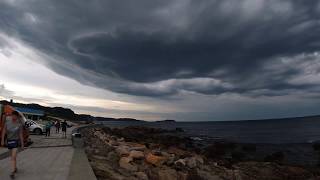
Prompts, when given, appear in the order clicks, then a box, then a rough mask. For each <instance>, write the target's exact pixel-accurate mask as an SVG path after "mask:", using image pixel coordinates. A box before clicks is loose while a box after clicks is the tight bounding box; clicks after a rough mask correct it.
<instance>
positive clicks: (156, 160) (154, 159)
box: [146, 153, 167, 166]
mask: <svg viewBox="0 0 320 180" xmlns="http://www.w3.org/2000/svg"><path fill="white" fill-rule="evenodd" d="M166 160H167V158H166V157H164V156H156V155H153V154H152V153H149V154H147V156H146V162H147V163H150V164H153V165H155V166H161V165H162V164H163V163H164V162H166Z"/></svg>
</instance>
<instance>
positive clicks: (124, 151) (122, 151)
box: [116, 146, 130, 156]
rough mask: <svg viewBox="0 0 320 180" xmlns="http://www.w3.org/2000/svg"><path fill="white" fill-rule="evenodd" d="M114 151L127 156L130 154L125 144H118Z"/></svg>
mask: <svg viewBox="0 0 320 180" xmlns="http://www.w3.org/2000/svg"><path fill="white" fill-rule="evenodd" d="M116 152H117V153H118V154H119V156H129V154H130V151H129V149H128V147H127V146H118V147H117V148H116Z"/></svg>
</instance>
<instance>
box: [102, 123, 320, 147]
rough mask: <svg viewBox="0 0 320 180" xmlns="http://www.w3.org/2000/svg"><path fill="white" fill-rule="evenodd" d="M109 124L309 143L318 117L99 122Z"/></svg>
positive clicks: (319, 132) (317, 132)
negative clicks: (209, 120) (220, 120)
mask: <svg viewBox="0 0 320 180" xmlns="http://www.w3.org/2000/svg"><path fill="white" fill-rule="evenodd" d="M103 124H105V125H106V126H109V127H126V126H148V127H155V128H164V129H175V128H182V129H183V130H185V132H186V133H187V134H188V135H191V136H193V137H200V138H203V137H211V138H218V139H219V138H222V139H228V140H232V141H236V142H241V143H272V144H283V143H310V142H314V141H320V119H319V118H296V119H279V120H257V121H228V122H116V121H109V122H103Z"/></svg>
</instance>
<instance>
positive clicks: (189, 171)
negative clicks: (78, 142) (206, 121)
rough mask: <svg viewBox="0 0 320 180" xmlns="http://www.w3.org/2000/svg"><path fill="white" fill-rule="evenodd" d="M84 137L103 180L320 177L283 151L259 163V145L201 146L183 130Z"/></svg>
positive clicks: (93, 131) (129, 130)
mask: <svg viewBox="0 0 320 180" xmlns="http://www.w3.org/2000/svg"><path fill="white" fill-rule="evenodd" d="M81 133H82V134H83V136H84V141H85V148H86V153H87V155H88V158H89V161H90V163H91V166H92V167H93V169H94V172H95V174H96V176H97V178H98V179H101V180H104V179H111V180H120V179H126V180H127V179H130V180H138V179H139V180H140V179H141V180H148V179H150V180H207V179H208V180H220V179H221V180H223V179H226V180H229V179H230V180H233V179H237V180H238V179H239V180H240V179H242V180H247V179H249V180H250V179H252V180H255V179H257V180H258V179H259V180H269V179H274V180H281V179H290V180H295V179H296V180H300V179H301V180H302V179H303V180H305V179H317V178H318V174H319V171H318V168H317V167H313V168H310V167H309V168H307V167H304V166H293V165H290V164H285V163H283V161H282V159H283V156H284V155H283V154H282V153H281V152H278V153H273V154H271V155H269V156H267V157H265V158H264V160H263V161H258V160H255V159H252V158H249V157H250V156H248V155H246V154H245V153H247V154H249V155H250V153H252V152H254V151H256V146H255V145H252V144H251V145H248V144H245V145H242V146H240V145H237V144H235V143H231V142H224V141H221V142H216V143H213V144H210V145H203V144H197V142H195V141H194V140H192V139H190V138H188V137H185V136H183V135H181V134H180V131H177V132H175V131H167V130H163V129H156V128H146V127H126V128H122V129H117V128H114V129H111V128H108V127H95V128H86V129H83V130H82V132H81ZM239 147H241V148H239ZM238 149H241V151H239V150H238Z"/></svg>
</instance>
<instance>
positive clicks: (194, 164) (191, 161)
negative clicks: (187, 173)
mask: <svg viewBox="0 0 320 180" xmlns="http://www.w3.org/2000/svg"><path fill="white" fill-rule="evenodd" d="M185 162H186V165H187V166H188V167H189V168H191V169H192V168H195V167H197V165H198V162H197V159H196V158H195V157H190V158H186V159H185Z"/></svg>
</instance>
